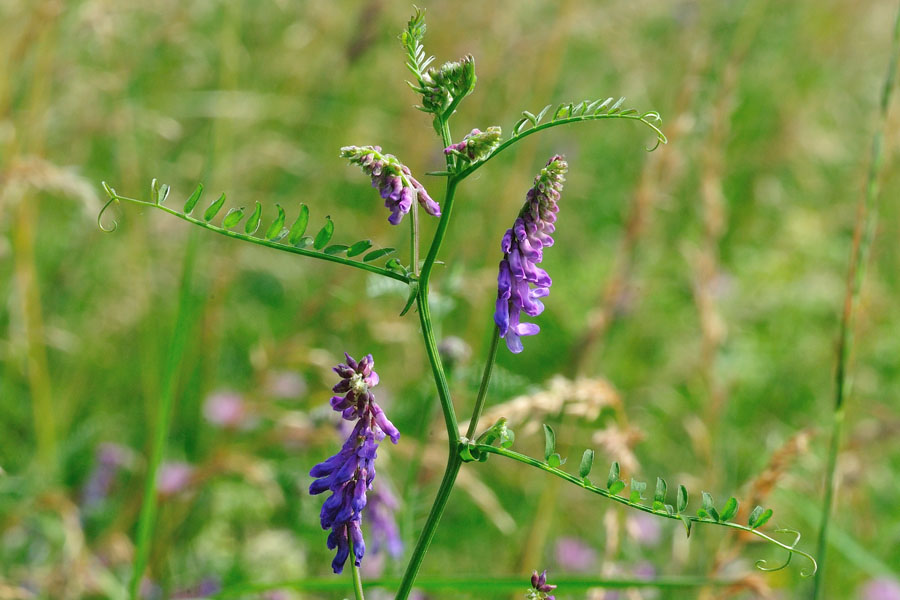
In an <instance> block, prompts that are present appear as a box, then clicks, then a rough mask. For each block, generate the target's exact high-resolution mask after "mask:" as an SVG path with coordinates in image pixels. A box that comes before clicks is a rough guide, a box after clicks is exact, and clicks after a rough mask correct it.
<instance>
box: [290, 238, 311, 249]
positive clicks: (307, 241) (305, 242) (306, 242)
mask: <svg viewBox="0 0 900 600" xmlns="http://www.w3.org/2000/svg"><path fill="white" fill-rule="evenodd" d="M312 243H313V239H312V238H311V237H309V236H308V235H304V236H303V237H302V238H300V239H299V240H297V243H296V244H294V245H295V246H297V247H298V248H306V247H307V246H312Z"/></svg>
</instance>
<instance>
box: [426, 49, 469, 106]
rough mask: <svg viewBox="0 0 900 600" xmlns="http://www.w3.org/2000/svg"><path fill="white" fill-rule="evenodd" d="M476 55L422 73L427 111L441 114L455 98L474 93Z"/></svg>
mask: <svg viewBox="0 0 900 600" xmlns="http://www.w3.org/2000/svg"><path fill="white" fill-rule="evenodd" d="M477 79H478V78H477V77H476V76H475V57H473V56H471V55H469V56H465V57H463V58H462V59H460V60H457V61H452V62H446V63H444V64H443V65H441V66H440V67H439V68H438V67H432V68H430V69H428V71H426V72H425V73H423V74H422V87H421V88H417V91H419V92H421V94H422V108H423V109H424V110H425V111H426V112H430V113H434V114H441V113H443V112H444V111H445V110H447V109H448V108H449V107H450V104H451V103H452V102H453V100H455V99H458V98H462V97H464V96H467V95H468V94H470V93H472V90H473V89H475V81H476V80H477Z"/></svg>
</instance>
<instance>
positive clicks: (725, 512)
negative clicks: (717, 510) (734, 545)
mask: <svg viewBox="0 0 900 600" xmlns="http://www.w3.org/2000/svg"><path fill="white" fill-rule="evenodd" d="M737 511H738V501H737V498H734V497H731V498H729V499H728V502H726V503H725V506H724V507H723V508H722V514H721V518H722V520H723V521H727V520H729V519H731V518H732V517H733V516H734V515H736V514H737Z"/></svg>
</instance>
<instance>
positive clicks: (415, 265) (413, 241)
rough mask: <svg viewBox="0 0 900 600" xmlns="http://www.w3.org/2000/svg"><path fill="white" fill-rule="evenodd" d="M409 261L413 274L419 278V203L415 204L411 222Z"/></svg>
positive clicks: (415, 202)
mask: <svg viewBox="0 0 900 600" xmlns="http://www.w3.org/2000/svg"><path fill="white" fill-rule="evenodd" d="M409 226H410V232H409V245H410V248H409V259H410V261H412V265H411V266H412V272H413V275H415V276H416V277H418V276H419V202H418V200H416V201H414V202H413V205H412V218H411V219H410V220H409Z"/></svg>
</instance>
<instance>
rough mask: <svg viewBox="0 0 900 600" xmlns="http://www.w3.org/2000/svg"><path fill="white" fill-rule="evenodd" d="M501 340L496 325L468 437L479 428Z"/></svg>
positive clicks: (472, 436)
mask: <svg viewBox="0 0 900 600" xmlns="http://www.w3.org/2000/svg"><path fill="white" fill-rule="evenodd" d="M499 342H500V328H499V327H497V326H496V325H494V331H493V334H492V335H491V349H490V350H488V357H487V360H486V361H485V362H484V372H483V373H482V375H481V385H480V386H479V388H478V397H477V398H476V399H475V408H473V409H472V418H471V419H470V420H469V428H468V430H466V438H467V439H469V440H471V439H473V438H474V436H475V431H476V429H477V428H478V419H480V418H481V413H482V411H483V410H484V400H485V398H486V397H487V390H488V386H489V385H490V383H491V374H492V373H493V372H494V363H495V362H496V360H497V347H498V346H499Z"/></svg>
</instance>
